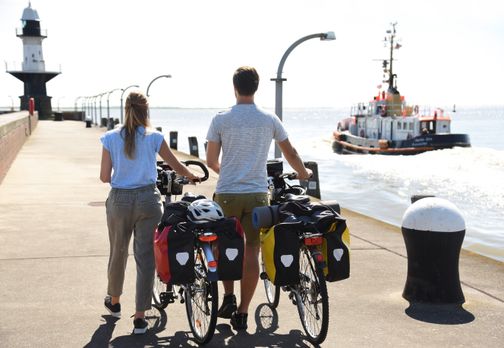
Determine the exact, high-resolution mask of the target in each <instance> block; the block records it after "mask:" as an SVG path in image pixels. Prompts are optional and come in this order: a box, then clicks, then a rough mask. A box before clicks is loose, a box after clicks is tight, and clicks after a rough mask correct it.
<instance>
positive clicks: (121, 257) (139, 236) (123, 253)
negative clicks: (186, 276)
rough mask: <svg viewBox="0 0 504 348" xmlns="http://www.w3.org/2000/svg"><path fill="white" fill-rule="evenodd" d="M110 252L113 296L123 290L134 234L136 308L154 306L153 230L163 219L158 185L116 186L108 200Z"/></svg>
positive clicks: (109, 287) (109, 277) (110, 293)
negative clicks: (138, 186)
mask: <svg viewBox="0 0 504 348" xmlns="http://www.w3.org/2000/svg"><path fill="white" fill-rule="evenodd" d="M106 208H107V225H108V230H109V241H110V256H109V263H108V288H107V293H108V294H109V295H110V296H120V295H121V294H122V292H123V284H124V273H125V270H126V263H127V260H128V247H129V242H130V239H131V234H132V233H133V235H134V241H133V254H134V256H135V262H136V271H137V277H136V295H135V305H136V311H145V310H148V309H150V308H151V301H152V286H153V282H154V270H155V264H154V262H155V261H154V249H153V241H154V230H155V228H156V226H157V224H158V223H159V221H160V220H161V216H162V203H161V194H160V193H159V191H158V190H157V188H156V186H155V185H149V186H144V187H140V188H136V189H115V188H113V189H112V190H111V191H110V193H109V196H108V199H107V202H106Z"/></svg>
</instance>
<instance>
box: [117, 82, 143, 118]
mask: <svg viewBox="0 0 504 348" xmlns="http://www.w3.org/2000/svg"><path fill="white" fill-rule="evenodd" d="M132 87H136V88H140V86H139V85H131V86H128V87H126V88H123V89H122V93H121V124H122V123H123V96H124V92H126V90H127V89H128V88H132Z"/></svg>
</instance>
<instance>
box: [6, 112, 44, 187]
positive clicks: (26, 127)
mask: <svg viewBox="0 0 504 348" xmlns="http://www.w3.org/2000/svg"><path fill="white" fill-rule="evenodd" d="M37 123H38V113H37V112H35V114H34V115H33V116H30V115H29V113H28V111H21V112H15V113H10V114H2V115H0V183H1V182H2V180H3V179H4V177H5V175H6V174H7V171H8V170H9V168H10V166H11V164H12V162H14V159H15V158H16V156H17V154H18V152H19V150H21V147H23V144H24V143H25V141H26V139H27V138H28V137H29V136H30V135H31V133H32V132H33V131H34V130H35V128H36V127H37Z"/></svg>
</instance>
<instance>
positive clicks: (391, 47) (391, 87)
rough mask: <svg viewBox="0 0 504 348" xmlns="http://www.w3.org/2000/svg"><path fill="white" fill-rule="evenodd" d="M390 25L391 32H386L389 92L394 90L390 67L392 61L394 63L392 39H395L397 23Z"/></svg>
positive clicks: (392, 74)
mask: <svg viewBox="0 0 504 348" xmlns="http://www.w3.org/2000/svg"><path fill="white" fill-rule="evenodd" d="M391 25H392V30H387V34H390V36H389V44H390V60H389V64H390V67H389V69H388V73H389V78H388V85H389V88H388V89H389V91H392V90H394V89H395V86H394V73H393V72H392V65H393V61H394V58H393V52H394V38H395V33H396V29H395V27H396V25H397V22H396V23H391Z"/></svg>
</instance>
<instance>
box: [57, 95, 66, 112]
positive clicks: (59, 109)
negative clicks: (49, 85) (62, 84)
mask: <svg viewBox="0 0 504 348" xmlns="http://www.w3.org/2000/svg"><path fill="white" fill-rule="evenodd" d="M64 98H65V97H64V96H63V97H59V98H58V112H60V111H61V108H60V100H61V99H64Z"/></svg>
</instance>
